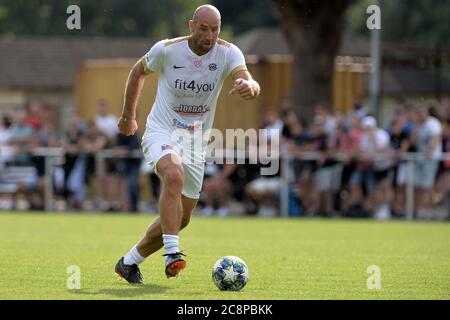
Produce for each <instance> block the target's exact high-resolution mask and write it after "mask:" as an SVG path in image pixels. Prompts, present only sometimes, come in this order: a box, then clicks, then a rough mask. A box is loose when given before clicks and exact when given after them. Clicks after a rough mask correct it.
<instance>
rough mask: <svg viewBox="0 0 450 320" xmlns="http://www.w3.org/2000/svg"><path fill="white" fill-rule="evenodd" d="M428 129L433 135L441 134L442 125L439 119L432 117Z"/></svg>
mask: <svg viewBox="0 0 450 320" xmlns="http://www.w3.org/2000/svg"><path fill="white" fill-rule="evenodd" d="M428 130H429V131H430V134H431V135H432V136H439V135H441V134H442V127H441V124H440V123H439V120H437V119H432V120H430V121H429V125H428Z"/></svg>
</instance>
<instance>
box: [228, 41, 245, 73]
mask: <svg viewBox="0 0 450 320" xmlns="http://www.w3.org/2000/svg"><path fill="white" fill-rule="evenodd" d="M228 50H229V52H228V60H227V61H228V63H227V73H226V76H228V75H231V76H234V75H235V74H236V73H237V72H239V71H241V70H247V65H246V64H245V58H244V55H243V54H242V51H241V50H240V49H239V48H238V47H236V46H235V45H234V44H230V48H229V49H228Z"/></svg>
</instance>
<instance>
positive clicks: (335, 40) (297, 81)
mask: <svg viewBox="0 0 450 320" xmlns="http://www.w3.org/2000/svg"><path fill="white" fill-rule="evenodd" d="M273 1H274V2H275V3H276V4H277V7H278V9H279V11H280V13H281V28H282V30H283V33H284V35H285V37H286V39H287V41H288V44H289V46H290V49H291V52H292V55H293V86H292V90H291V103H292V104H293V105H294V109H295V111H296V113H297V115H298V116H299V118H300V119H302V120H305V121H308V122H309V121H311V119H312V117H313V114H314V107H315V106H316V105H317V104H318V103H325V104H328V103H329V102H330V101H331V97H332V79H333V70H334V58H335V56H336V54H337V52H338V49H339V44H340V41H341V31H342V29H343V22H344V19H343V16H344V12H345V10H346V8H347V6H348V5H349V4H350V0H333V1H318V0H273Z"/></svg>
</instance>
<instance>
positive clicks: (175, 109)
mask: <svg viewBox="0 0 450 320" xmlns="http://www.w3.org/2000/svg"><path fill="white" fill-rule="evenodd" d="M220 27H221V16H220V12H219V10H218V9H217V8H215V7H214V6H211V5H202V6H200V7H198V8H197V9H196V10H195V12H194V15H193V18H192V20H189V29H190V32H191V35H190V36H186V37H180V38H175V39H171V40H162V41H159V42H157V43H156V44H155V45H154V46H153V47H152V48H151V49H150V51H149V52H148V53H147V54H145V56H144V57H142V58H141V59H140V60H139V61H138V62H137V63H136V64H135V65H134V67H133V68H132V70H131V72H130V74H129V77H128V80H127V84H126V89H125V101H124V105H123V110H122V115H121V117H120V119H119V123H118V127H119V130H120V132H122V133H123V134H125V135H133V134H134V133H135V132H136V130H137V128H138V127H137V123H136V120H135V118H136V105H137V101H138V98H139V95H140V93H141V89H142V87H143V85H144V81H145V76H146V75H147V74H149V73H151V72H159V80H158V90H157V95H156V100H155V102H154V104H153V108H152V110H151V112H150V114H149V116H148V118H147V125H146V131H145V133H144V135H143V138H142V148H143V153H144V157H145V159H146V161H147V162H148V163H149V164H150V165H151V166H152V167H154V168H155V170H156V173H157V174H158V177H159V178H160V179H161V182H162V190H161V195H160V199H159V217H158V218H157V219H156V220H155V221H154V222H153V223H152V224H151V225H150V226H149V227H148V229H147V231H146V233H145V235H144V237H143V238H142V240H141V241H140V242H139V243H138V244H136V245H135V246H134V247H133V248H132V249H131V250H130V251H129V252H128V253H127V254H126V255H125V256H124V257H122V258H121V259H120V260H119V261H118V262H117V264H116V267H115V271H116V273H117V274H118V275H119V276H120V277H122V278H125V279H126V280H127V281H128V282H129V283H142V282H143V280H142V275H141V272H140V270H139V267H138V266H139V264H141V263H142V262H143V261H144V260H145V258H147V257H148V256H149V255H151V254H152V253H154V252H156V251H157V250H159V249H160V248H161V247H164V251H165V252H164V255H163V256H165V274H166V276H167V277H177V276H178V274H179V272H180V271H181V270H183V269H184V268H185V266H186V261H185V259H184V258H183V256H184V254H183V253H182V252H180V250H179V232H180V230H181V229H183V228H184V227H186V226H187V225H188V223H189V220H190V218H191V214H192V211H193V209H194V208H195V206H196V204H197V201H198V198H199V195H200V191H201V186H202V182H203V171H204V161H200V162H199V161H195V162H194V163H192V162H189V163H186V161H184V162H182V161H181V160H182V157H181V154H182V152H183V151H185V150H183V147H180V143H179V141H178V140H176V139H174V138H173V133H174V131H175V130H183V131H186V132H188V133H192V132H194V131H195V128H198V126H199V124H200V126H201V128H202V129H203V130H208V129H210V128H211V127H212V123H213V120H214V113H215V108H216V102H217V98H218V96H219V93H220V90H221V88H222V84H223V82H224V80H225V78H227V77H228V76H229V75H231V76H232V77H233V79H234V85H233V88H232V89H231V90H230V92H229V94H230V95H232V94H239V95H240V97H242V98H243V99H246V100H249V99H254V98H256V97H257V96H258V95H259V93H260V86H259V84H258V83H257V82H256V81H255V80H253V79H252V77H251V75H250V73H249V72H248V70H247V68H246V64H245V59H244V56H243V54H242V52H241V51H240V50H239V49H238V48H237V47H236V46H235V45H233V44H231V43H228V42H226V41H224V40H222V39H219V38H218V36H219V33H220ZM192 134H193V133H192ZM206 141H207V139H206ZM204 142H205V140H203V141H202V148H201V150H200V152H201V153H203V151H204V148H205V147H206V144H205V143H204ZM197 151H198V150H197ZM197 156H200V157H201V156H202V155H195V157H197Z"/></svg>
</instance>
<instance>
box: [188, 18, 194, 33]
mask: <svg viewBox="0 0 450 320" xmlns="http://www.w3.org/2000/svg"><path fill="white" fill-rule="evenodd" d="M188 26H189V30H190V31H191V33H194V21H193V20H189V22H188Z"/></svg>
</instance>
